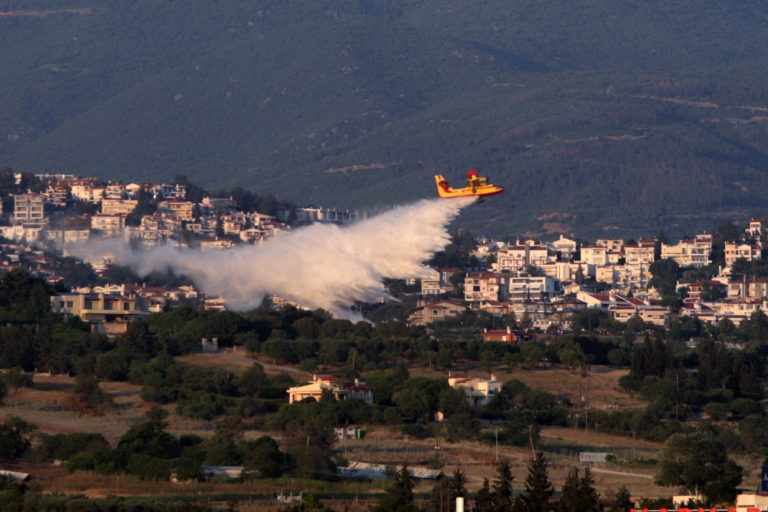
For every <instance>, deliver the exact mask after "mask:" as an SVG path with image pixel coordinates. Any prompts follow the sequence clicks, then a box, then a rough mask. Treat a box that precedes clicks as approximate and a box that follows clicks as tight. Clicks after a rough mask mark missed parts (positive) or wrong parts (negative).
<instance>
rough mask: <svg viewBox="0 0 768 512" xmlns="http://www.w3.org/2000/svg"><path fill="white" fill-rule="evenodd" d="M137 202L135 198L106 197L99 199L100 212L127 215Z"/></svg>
mask: <svg viewBox="0 0 768 512" xmlns="http://www.w3.org/2000/svg"><path fill="white" fill-rule="evenodd" d="M137 204H139V201H138V200H137V199H119V198H118V199H107V198H104V199H102V200H101V213H108V214H113V215H114V214H118V215H128V214H129V213H131V212H132V211H133V210H134V209H135V208H136V205H137Z"/></svg>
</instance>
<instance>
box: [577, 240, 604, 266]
mask: <svg viewBox="0 0 768 512" xmlns="http://www.w3.org/2000/svg"><path fill="white" fill-rule="evenodd" d="M580 261H581V262H582V263H586V264H588V265H594V266H595V267H604V266H605V265H607V264H608V249H607V248H605V247H602V246H599V245H591V246H586V247H582V248H581V260H580Z"/></svg>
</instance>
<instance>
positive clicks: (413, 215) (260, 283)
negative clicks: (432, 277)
mask: <svg viewBox="0 0 768 512" xmlns="http://www.w3.org/2000/svg"><path fill="white" fill-rule="evenodd" d="M473 200H474V199H473V198H457V199H452V200H444V199H425V200H421V201H418V202H416V203H413V204H409V205H404V206H400V207H396V208H394V209H392V210H390V211H387V212H385V213H382V214H379V215H377V216H375V217H371V218H369V219H367V220H364V221H361V222H358V223H356V224H353V225H350V226H345V227H340V226H337V225H333V224H312V225H310V226H307V227H304V228H300V229H297V230H295V231H293V232H289V233H284V234H281V235H279V236H277V237H275V238H273V239H271V240H269V241H267V242H265V243H263V244H261V245H255V246H254V245H247V246H238V247H235V248H232V249H228V250H222V251H206V252H200V251H195V250H187V249H178V248H175V247H171V246H163V247H157V248H153V249H148V250H133V249H131V248H130V247H129V246H128V245H127V244H125V243H123V242H121V241H116V240H102V241H96V242H93V243H89V244H86V245H85V246H81V247H79V248H75V249H73V248H70V252H71V253H73V254H74V255H75V256H78V257H81V258H83V259H85V260H88V261H93V260H94V259H102V258H103V257H104V256H105V255H109V257H110V258H111V259H112V261H114V262H115V263H118V264H121V265H128V266H130V267H131V268H132V269H133V270H134V271H135V272H136V273H137V274H139V275H141V276H145V275H147V274H149V273H150V272H153V271H165V270H171V271H172V272H174V273H175V274H177V275H179V274H183V275H186V276H187V277H189V278H190V279H192V280H193V281H194V282H195V284H196V285H197V286H198V288H200V289H201V290H202V291H203V292H205V293H206V294H208V295H218V296H220V297H221V298H223V299H224V300H225V301H226V303H227V307H228V308H230V309H233V310H236V311H246V310H249V309H253V308H256V307H258V306H259V305H260V304H261V302H262V300H263V298H264V297H265V296H266V295H276V296H279V297H283V298H285V299H288V300H290V301H293V302H296V303H298V304H300V305H301V306H303V307H306V308H310V309H316V308H323V309H325V310H327V311H329V312H330V313H332V314H333V315H334V316H335V317H338V318H348V319H352V320H359V319H360V316H359V314H357V313H356V312H354V311H353V310H351V309H350V306H352V304H353V303H354V302H355V301H364V302H373V301H377V300H381V299H384V300H386V299H389V298H391V297H390V296H389V294H388V293H387V291H386V289H385V288H384V286H383V284H382V280H383V279H384V278H395V279H403V278H408V277H421V276H424V275H425V273H426V272H427V271H428V268H427V267H425V266H424V264H423V262H424V261H425V260H427V259H429V258H430V257H431V256H432V255H433V254H434V253H435V252H437V251H440V250H442V249H443V248H444V247H445V246H446V245H447V244H448V243H449V242H450V237H449V234H448V224H449V223H450V221H451V220H452V219H453V218H454V217H456V216H457V215H458V214H459V212H460V211H461V209H462V208H463V207H465V206H467V205H469V204H470V203H472V201H473Z"/></svg>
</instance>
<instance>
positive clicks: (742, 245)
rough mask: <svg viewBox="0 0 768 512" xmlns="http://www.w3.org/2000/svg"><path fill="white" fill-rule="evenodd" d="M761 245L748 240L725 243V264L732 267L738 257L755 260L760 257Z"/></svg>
mask: <svg viewBox="0 0 768 512" xmlns="http://www.w3.org/2000/svg"><path fill="white" fill-rule="evenodd" d="M760 253H761V251H760V247H759V246H758V245H757V244H748V243H746V242H726V243H725V266H726V267H730V266H731V265H733V263H734V262H735V261H736V260H738V259H744V260H747V261H755V260H758V259H760Z"/></svg>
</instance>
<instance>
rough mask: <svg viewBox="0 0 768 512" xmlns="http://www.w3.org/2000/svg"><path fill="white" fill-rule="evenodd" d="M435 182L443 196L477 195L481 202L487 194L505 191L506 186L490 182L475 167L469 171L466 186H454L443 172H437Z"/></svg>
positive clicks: (438, 193) (440, 194) (438, 192)
mask: <svg viewBox="0 0 768 512" xmlns="http://www.w3.org/2000/svg"><path fill="white" fill-rule="evenodd" d="M435 183H436V184H437V195H438V196H440V197H443V198H448V197H473V196H474V197H477V201H478V202H481V201H482V200H483V198H484V197H486V196H495V195H497V194H501V193H502V192H504V187H500V186H498V185H493V184H492V183H488V178H483V177H480V176H478V175H477V171H476V170H475V169H472V170H471V171H469V172H467V186H466V187H464V188H453V187H452V186H450V185H449V184H448V181H446V179H445V178H443V176H442V175H441V174H435Z"/></svg>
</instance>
